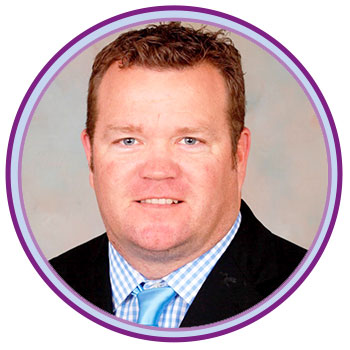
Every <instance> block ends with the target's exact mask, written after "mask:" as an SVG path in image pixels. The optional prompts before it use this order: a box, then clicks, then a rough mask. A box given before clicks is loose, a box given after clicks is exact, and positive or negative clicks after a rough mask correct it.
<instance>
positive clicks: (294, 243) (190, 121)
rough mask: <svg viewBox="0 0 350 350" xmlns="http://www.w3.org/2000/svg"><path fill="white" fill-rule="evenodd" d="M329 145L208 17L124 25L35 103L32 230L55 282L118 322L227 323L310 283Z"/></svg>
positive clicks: (288, 77) (299, 100) (269, 74)
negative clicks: (301, 282) (306, 278)
mask: <svg viewBox="0 0 350 350" xmlns="http://www.w3.org/2000/svg"><path fill="white" fill-rule="evenodd" d="M325 135H326V131H325V128H324V126H323V124H322V122H321V118H320V116H319V112H318V110H317V108H316V107H315V103H314V101H313V100H312V98H311V97H310V93H309V92H308V91H307V90H306V88H305V83H304V82H303V81H301V79H300V77H298V76H297V75H296V74H295V73H294V72H293V71H292V69H290V68H289V67H288V65H287V64H286V63H285V62H284V61H283V60H282V59H281V57H279V56H278V55H276V54H275V53H274V52H273V50H272V49H271V50H269V49H268V48H267V46H263V45H262V44H260V43H259V42H258V41H257V40H254V39H252V38H249V37H248V36H247V35H244V34H242V33H240V32H239V31H237V30H233V29H230V28H228V27H226V26H224V25H214V24H212V23H209V22H208V21H200V20H196V21H194V20H193V21H190V20H172V19H170V20H167V21H149V20H147V21H144V23H141V24H138V25H125V26H123V27H122V28H121V29H120V28H118V30H113V31H111V32H108V33H107V34H105V35H101V36H100V37H98V38H96V39H95V40H90V42H89V43H87V44H85V45H82V46H81V48H80V49H79V50H77V52H76V53H75V54H74V55H73V54H72V57H71V58H70V59H67V60H66V62H65V63H64V64H63V65H62V66H61V68H60V69H58V70H57V71H56V72H55V73H54V74H53V75H52V77H51V78H50V82H49V83H48V84H47V85H46V86H45V88H44V89H43V90H42V92H41V94H40V96H38V98H37V103H36V104H35V107H34V108H33V112H32V114H31V116H30V122H29V123H28V125H27V126H26V128H25V132H24V141H23V146H22V158H21V169H20V176H21V191H22V193H21V194H22V196H23V208H24V211H25V216H26V223H27V225H28V227H29V230H30V232H31V234H32V235H33V237H34V240H35V246H36V249H37V250H38V252H39V254H40V255H41V257H42V258H43V259H44V260H46V262H47V266H48V269H50V271H51V273H52V274H53V275H54V276H55V278H57V279H58V280H60V281H61V283H62V285H63V286H64V288H67V289H68V290H70V291H71V293H72V295H74V298H81V299H80V300H82V301H83V303H86V305H88V306H89V307H92V308H94V310H97V311H98V312H102V313H103V314H107V315H108V316H106V317H108V318H109V319H111V318H112V319H114V318H115V319H116V320H118V322H119V321H120V322H121V323H122V324H125V325H133V326H135V325H136V326H140V327H146V328H145V329H148V328H149V329H151V330H152V329H154V328H159V329H162V328H165V329H178V328H192V327H194V329H195V328H196V327H203V326H211V325H221V324H222V323H223V322H226V321H227V320H231V319H235V317H239V315H243V314H244V313H246V312H249V310H254V308H257V307H258V306H259V305H262V304H263V303H264V302H265V301H266V300H268V299H269V298H270V297H271V296H273V295H277V293H278V292H279V291H281V290H283V288H286V286H287V285H288V283H291V281H292V280H293V279H295V280H298V279H301V276H303V274H304V273H305V271H306V270H307V268H308V267H305V268H304V270H298V269H299V268H300V267H301V266H302V264H303V262H304V261H305V259H308V256H309V255H308V254H309V253H308V252H310V251H311V250H312V249H313V248H314V247H315V246H316V241H317V239H318V237H319V234H320V232H321V231H322V228H323V224H324V219H325V217H326V212H327V210H328V203H329V196H330V195H329V191H330V170H329V169H330V165H329V159H328V157H329V151H328V144H327V141H326V136H325ZM310 259H311V258H310ZM308 266H309V265H308ZM300 271H302V272H300ZM60 293H63V292H61V291H60ZM288 293H289V292H288ZM63 294H64V293H63ZM68 299H69V298H68ZM73 303H75V302H73ZM79 307H80V306H79Z"/></svg>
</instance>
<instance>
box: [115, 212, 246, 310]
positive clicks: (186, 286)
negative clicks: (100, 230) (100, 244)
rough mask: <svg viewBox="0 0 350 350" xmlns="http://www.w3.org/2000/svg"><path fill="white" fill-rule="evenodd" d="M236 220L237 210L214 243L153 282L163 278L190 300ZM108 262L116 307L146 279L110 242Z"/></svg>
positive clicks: (228, 240)
mask: <svg viewBox="0 0 350 350" xmlns="http://www.w3.org/2000/svg"><path fill="white" fill-rule="evenodd" d="M240 223H241V213H239V214H238V216H237V219H236V221H235V223H234V224H233V226H232V227H231V229H230V230H229V232H228V233H227V234H226V235H225V236H224V237H223V238H222V239H221V240H220V241H219V242H218V243H217V244H216V245H215V246H214V247H212V248H211V249H210V250H208V251H207V252H205V253H204V254H202V255H201V256H199V257H198V258H197V259H195V260H193V261H191V262H189V263H187V264H186V265H184V266H182V267H180V268H179V269H177V270H175V271H173V272H171V273H170V274H169V275H167V276H165V277H163V278H162V279H161V280H158V281H154V282H155V283H158V282H159V281H165V282H166V283H167V284H168V285H169V286H170V287H172V288H173V289H174V290H175V292H176V293H177V294H178V295H179V296H180V297H182V298H183V299H184V300H185V301H186V302H187V303H188V304H191V303H192V301H193V299H194V297H195V296H196V295H197V293H198V291H199V289H200V288H201V286H202V284H203V283H204V281H205V279H206V278H207V277H208V275H209V273H210V271H211V270H212V269H213V267H214V266H215V264H216V263H217V261H218V260H219V258H220V257H221V255H222V254H223V253H224V252H225V250H226V249H227V247H228V246H229V244H230V243H231V241H232V240H233V238H234V236H235V234H236V232H237V230H238V228H239V226H240ZM109 266H110V280H111V287H112V295H113V302H114V305H115V307H118V306H119V305H120V304H121V303H122V302H123V301H124V300H125V299H126V298H127V297H128V296H129V295H130V293H131V292H132V291H133V290H134V289H135V288H136V287H137V286H138V285H139V284H140V283H142V282H146V283H147V279H146V278H145V277H144V276H143V275H141V274H140V273H139V272H138V271H136V270H135V269H134V268H133V267H132V266H131V265H130V264H129V263H128V262H127V261H126V260H125V259H124V258H123V257H122V256H121V255H120V254H119V253H118V251H117V250H116V249H115V248H114V247H113V245H112V244H111V243H110V242H109ZM152 282H153V281H152Z"/></svg>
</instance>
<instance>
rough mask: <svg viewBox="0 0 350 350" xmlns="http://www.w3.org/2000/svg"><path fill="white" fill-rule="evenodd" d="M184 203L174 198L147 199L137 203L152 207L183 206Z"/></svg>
mask: <svg viewBox="0 0 350 350" xmlns="http://www.w3.org/2000/svg"><path fill="white" fill-rule="evenodd" d="M182 202H183V201H181V200H178V199H172V198H147V199H142V200H139V201H137V203H141V204H151V205H177V204H181V203H182Z"/></svg>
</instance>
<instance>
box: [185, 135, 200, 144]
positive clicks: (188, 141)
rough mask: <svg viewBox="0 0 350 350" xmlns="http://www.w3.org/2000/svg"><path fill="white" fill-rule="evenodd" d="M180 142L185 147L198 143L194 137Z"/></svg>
mask: <svg viewBox="0 0 350 350" xmlns="http://www.w3.org/2000/svg"><path fill="white" fill-rule="evenodd" d="M182 141H183V143H184V144H185V145H195V144H196V143H197V142H198V140H197V139H195V138H194V137H184V138H183V139H182V140H181V142H182Z"/></svg>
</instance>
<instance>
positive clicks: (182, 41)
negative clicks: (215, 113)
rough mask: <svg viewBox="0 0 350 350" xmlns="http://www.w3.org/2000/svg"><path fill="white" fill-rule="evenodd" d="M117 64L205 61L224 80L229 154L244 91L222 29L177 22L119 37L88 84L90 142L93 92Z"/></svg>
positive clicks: (101, 57)
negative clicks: (229, 143) (226, 89)
mask: <svg viewBox="0 0 350 350" xmlns="http://www.w3.org/2000/svg"><path fill="white" fill-rule="evenodd" d="M116 61H118V62H119V67H120V68H127V67H131V66H141V67H145V68H160V69H167V68H174V69H182V68H185V67H193V66H195V65H197V64H200V63H203V62H207V63H210V64H212V65H213V66H214V67H216V68H217V69H218V70H219V71H220V72H221V74H222V75H223V77H224V78H225V81H226V84H227V88H228V91H229V96H230V106H229V109H228V112H229V117H230V119H231V123H230V125H231V129H232V130H231V131H232V145H233V152H234V154H235V153H236V148H237V142H238V139H239V136H240V134H241V132H242V130H243V127H244V115H245V88H244V79H243V72H242V66H241V56H240V54H239V52H238V50H237V49H236V48H235V47H234V45H233V42H232V40H231V39H230V38H228V37H227V36H225V32H224V31H223V30H219V31H217V32H210V31H207V30H205V27H203V28H201V29H193V28H191V27H184V26H182V25H181V23H180V22H170V23H168V24H164V23H161V24H159V25H149V26H147V27H146V28H144V29H141V30H132V31H129V32H127V33H124V34H122V35H120V36H119V37H118V38H117V39H116V40H115V41H113V42H111V43H110V44H109V45H107V46H106V47H105V48H104V49H102V51H100V52H99V53H98V55H97V56H96V58H95V61H94V64H93V67H92V73H91V77H90V81H89V92H88V100H87V121H86V131H87V134H88V136H89V138H90V140H91V142H93V137H94V130H95V123H96V117H97V107H96V106H97V89H98V87H99V85H100V83H101V80H102V78H103V76H104V74H105V73H106V71H107V70H108V68H109V67H110V66H111V65H112V64H113V63H114V62H116Z"/></svg>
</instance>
